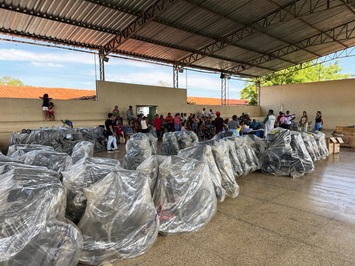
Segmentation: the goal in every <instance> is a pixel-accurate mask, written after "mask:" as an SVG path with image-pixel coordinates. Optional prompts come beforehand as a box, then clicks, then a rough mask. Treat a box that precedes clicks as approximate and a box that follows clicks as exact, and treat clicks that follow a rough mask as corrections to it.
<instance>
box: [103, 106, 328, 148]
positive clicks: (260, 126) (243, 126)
mask: <svg viewBox="0 0 355 266" xmlns="http://www.w3.org/2000/svg"><path fill="white" fill-rule="evenodd" d="M295 119H296V116H295V114H290V111H286V113H283V112H281V111H280V112H279V116H278V117H275V115H274V112H273V110H269V112H268V115H267V116H266V117H265V119H264V120H263V121H262V122H259V121H256V119H251V118H250V115H249V113H242V114H241V115H240V116H239V117H238V116H237V115H233V116H232V119H231V120H229V118H225V119H223V118H222V117H221V113H220V112H219V111H217V112H216V113H214V112H213V110H212V109H210V110H209V111H208V112H207V111H206V109H205V108H203V109H202V111H201V112H200V113H199V114H193V113H190V114H189V115H187V113H176V114H175V115H174V116H173V115H172V114H171V113H168V115H167V116H165V117H164V116H163V115H159V114H155V116H154V119H153V120H152V121H149V120H148V118H147V117H146V116H145V115H143V114H138V115H137V116H135V115H134V111H133V108H132V106H129V108H128V110H127V111H126V121H127V123H126V125H124V119H123V117H122V116H121V115H120V112H119V110H118V106H115V107H114V109H113V110H112V112H111V113H109V114H108V119H107V120H106V122H105V127H106V131H107V136H108V143H107V150H108V151H109V152H115V151H118V148H117V143H120V142H126V141H127V140H128V139H129V137H130V135H132V134H134V133H137V132H143V133H147V132H152V131H155V133H156V136H157V137H158V139H162V137H163V134H164V133H165V132H173V131H186V130H189V131H194V132H195V133H196V134H197V136H198V137H199V139H200V140H207V139H211V138H212V137H213V136H214V135H216V134H218V133H220V132H227V131H230V132H233V133H234V134H235V135H237V136H240V135H244V134H255V135H257V136H259V137H263V136H266V135H267V134H268V133H269V132H271V131H272V130H273V129H274V128H275V127H282V128H285V129H290V128H291V125H292V123H293V121H294V120H295ZM308 124H309V120H308V116H307V112H306V111H303V114H302V116H301V118H300V119H299V121H298V130H300V131H307V130H310V129H309V128H308ZM322 126H323V117H322V114H321V112H320V111H318V112H317V114H316V119H315V128H314V130H321V129H322ZM112 145H113V149H112ZM115 145H116V146H115Z"/></svg>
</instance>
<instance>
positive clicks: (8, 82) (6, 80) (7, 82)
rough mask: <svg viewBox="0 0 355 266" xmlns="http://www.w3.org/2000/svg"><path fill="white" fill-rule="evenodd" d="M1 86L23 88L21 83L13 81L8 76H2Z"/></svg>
mask: <svg viewBox="0 0 355 266" xmlns="http://www.w3.org/2000/svg"><path fill="white" fill-rule="evenodd" d="M0 84H1V85H11V86H24V84H23V82H22V81H21V80H19V79H15V78H13V77H10V76H3V77H2V78H0Z"/></svg>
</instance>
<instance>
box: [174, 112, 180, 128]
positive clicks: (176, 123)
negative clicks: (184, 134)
mask: <svg viewBox="0 0 355 266" xmlns="http://www.w3.org/2000/svg"><path fill="white" fill-rule="evenodd" d="M174 129H175V131H180V129H181V119H180V114H179V113H177V114H175V117H174Z"/></svg>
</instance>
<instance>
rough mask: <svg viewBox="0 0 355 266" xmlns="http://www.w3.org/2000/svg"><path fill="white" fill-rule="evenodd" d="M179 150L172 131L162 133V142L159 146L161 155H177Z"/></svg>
mask: <svg viewBox="0 0 355 266" xmlns="http://www.w3.org/2000/svg"><path fill="white" fill-rule="evenodd" d="M179 150H180V147H179V142H178V140H177V138H176V136H175V134H174V132H166V133H164V135H163V142H162V143H161V146H160V153H161V154H163V155H177V154H178V152H179Z"/></svg>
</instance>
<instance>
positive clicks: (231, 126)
mask: <svg viewBox="0 0 355 266" xmlns="http://www.w3.org/2000/svg"><path fill="white" fill-rule="evenodd" d="M228 126H229V131H230V132H233V133H234V134H236V135H237V136H239V130H238V128H239V122H238V117H237V116H236V115H233V116H232V120H231V121H229V124H228Z"/></svg>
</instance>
